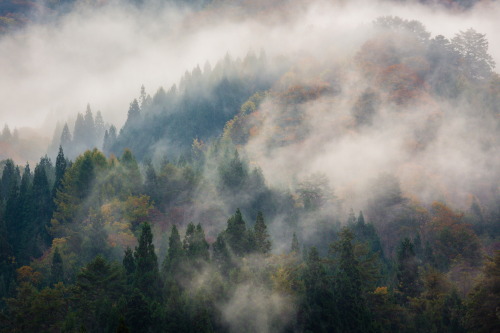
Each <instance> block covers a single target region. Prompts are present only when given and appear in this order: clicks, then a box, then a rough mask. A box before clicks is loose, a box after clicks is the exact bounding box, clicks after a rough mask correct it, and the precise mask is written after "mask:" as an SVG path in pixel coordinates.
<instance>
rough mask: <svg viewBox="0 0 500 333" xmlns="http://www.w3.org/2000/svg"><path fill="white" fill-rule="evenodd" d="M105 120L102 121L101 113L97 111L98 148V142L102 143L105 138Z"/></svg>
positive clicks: (96, 136) (96, 132)
mask: <svg viewBox="0 0 500 333" xmlns="http://www.w3.org/2000/svg"><path fill="white" fill-rule="evenodd" d="M104 130H105V126H104V120H103V119H102V114H101V111H97V113H96V115H95V140H96V141H95V142H94V144H95V145H96V146H97V143H98V142H101V140H102V138H103V136H104Z"/></svg>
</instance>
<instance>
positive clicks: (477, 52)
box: [452, 28, 495, 80]
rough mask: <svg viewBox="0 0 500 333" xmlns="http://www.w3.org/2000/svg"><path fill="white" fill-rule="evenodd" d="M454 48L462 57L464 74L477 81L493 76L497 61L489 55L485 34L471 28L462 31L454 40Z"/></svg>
mask: <svg viewBox="0 0 500 333" xmlns="http://www.w3.org/2000/svg"><path fill="white" fill-rule="evenodd" d="M452 44H453V48H454V49H455V50H456V51H457V52H458V53H459V54H460V55H461V56H462V59H463V66H461V67H460V68H461V69H462V70H463V72H464V74H465V75H466V76H467V77H468V78H470V79H475V80H480V79H487V78H489V77H490V76H491V74H492V72H493V68H494V67H495V61H494V60H493V58H492V57H491V55H490V54H488V40H487V39H486V35H485V34H481V33H478V32H477V31H476V30H474V29H472V28H470V29H468V30H466V31H460V33H458V34H456V35H455V37H454V38H453V39H452Z"/></svg>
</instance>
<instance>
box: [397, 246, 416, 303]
mask: <svg viewBox="0 0 500 333" xmlns="http://www.w3.org/2000/svg"><path fill="white" fill-rule="evenodd" d="M397 265H398V266H397V268H398V271H397V278H398V290H399V291H400V292H401V293H402V294H403V296H405V297H416V296H418V295H419V294H420V291H421V281H420V277H419V273H418V262H417V258H416V256H415V251H414V249H413V243H412V242H411V240H410V239H409V238H405V239H404V240H403V241H402V242H401V244H400V246H399V249H398V256H397Z"/></svg>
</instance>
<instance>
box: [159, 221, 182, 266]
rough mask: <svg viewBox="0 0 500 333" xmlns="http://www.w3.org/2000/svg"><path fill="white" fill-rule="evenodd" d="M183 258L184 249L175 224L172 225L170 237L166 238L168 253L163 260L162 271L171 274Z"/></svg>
mask: <svg viewBox="0 0 500 333" xmlns="http://www.w3.org/2000/svg"><path fill="white" fill-rule="evenodd" d="M183 258H184V249H183V245H182V242H181V236H180V235H179V231H178V230H177V227H176V226H175V225H173V226H172V231H171V233H170V238H169V239H168V253H167V256H166V257H165V261H164V262H163V271H164V272H165V273H168V274H172V273H174V272H176V271H177V270H178V269H179V266H180V264H181V262H182V260H183Z"/></svg>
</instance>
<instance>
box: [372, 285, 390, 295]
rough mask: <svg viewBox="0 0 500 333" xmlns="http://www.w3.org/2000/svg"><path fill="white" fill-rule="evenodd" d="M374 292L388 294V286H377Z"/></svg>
mask: <svg viewBox="0 0 500 333" xmlns="http://www.w3.org/2000/svg"><path fill="white" fill-rule="evenodd" d="M373 293H374V294H375V295H387V293H388V291H387V287H377V289H375V291H374V292H373Z"/></svg>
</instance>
